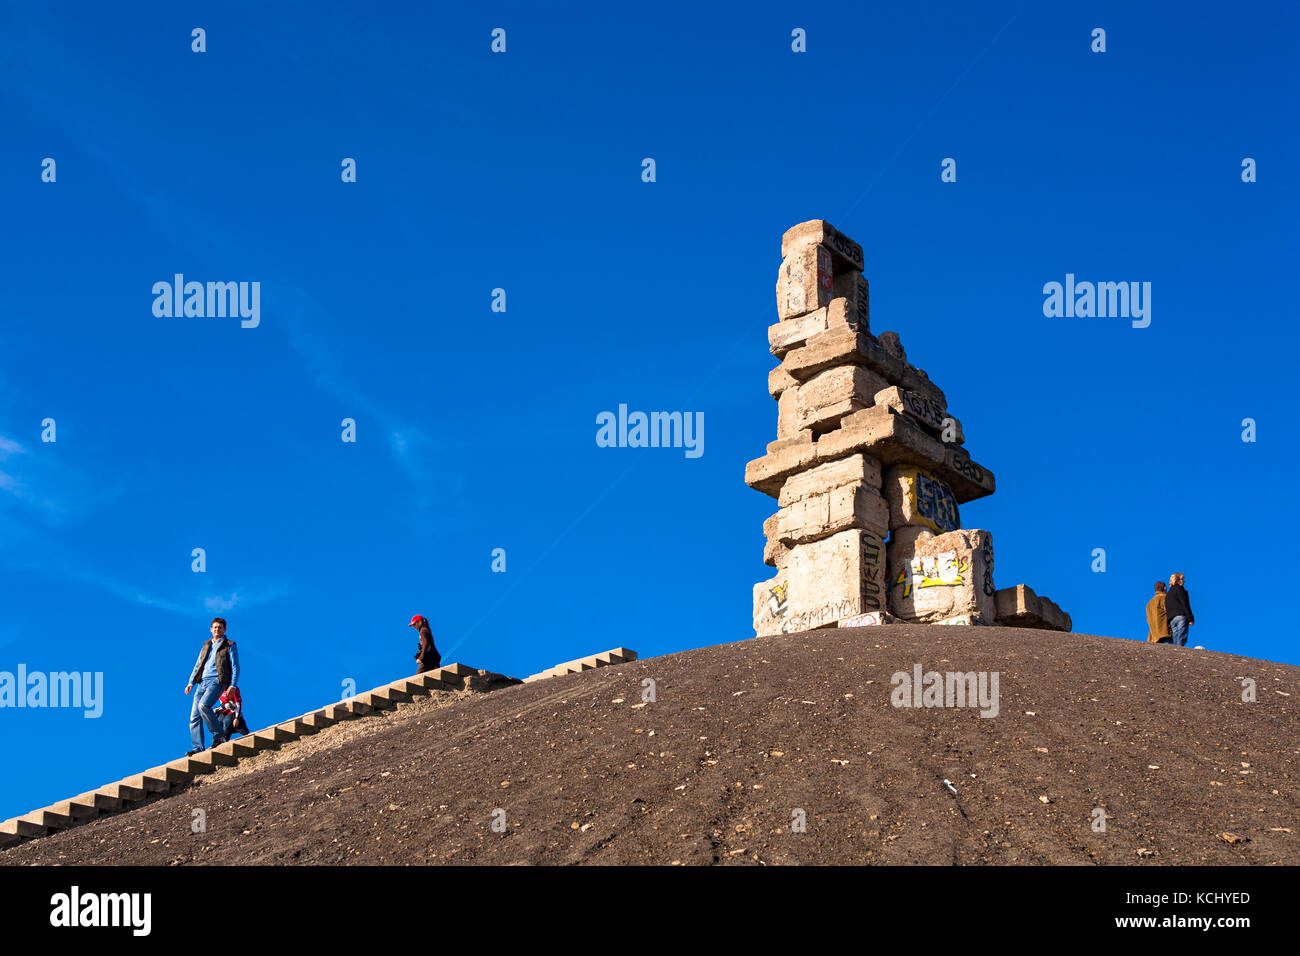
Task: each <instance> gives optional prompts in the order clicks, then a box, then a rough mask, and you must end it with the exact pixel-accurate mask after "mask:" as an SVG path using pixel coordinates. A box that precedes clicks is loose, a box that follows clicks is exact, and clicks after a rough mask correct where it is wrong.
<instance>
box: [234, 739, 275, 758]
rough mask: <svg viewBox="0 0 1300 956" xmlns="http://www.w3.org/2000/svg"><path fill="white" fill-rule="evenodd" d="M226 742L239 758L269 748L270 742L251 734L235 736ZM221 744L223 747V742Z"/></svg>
mask: <svg viewBox="0 0 1300 956" xmlns="http://www.w3.org/2000/svg"><path fill="white" fill-rule="evenodd" d="M228 743H229V744H230V752H231V753H232V754H233V755H234V756H235V757H236V759H239V760H242V759H243V758H245V757H251V756H253V754H255V753H258V752H259V751H262V750H268V749H270V744H268V743H267V742H266V741H265V740H261V739H258V738H257V737H254V736H253V735H252V734H245V735H244V736H242V737H236V738H235V739H234V740H231V741H228ZM222 746H223V747H224V746H225V744H223V745H222Z"/></svg>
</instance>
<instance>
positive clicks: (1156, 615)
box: [1147, 581, 1174, 644]
mask: <svg viewBox="0 0 1300 956" xmlns="http://www.w3.org/2000/svg"><path fill="white" fill-rule="evenodd" d="M1173 639H1174V638H1173V634H1171V633H1170V631H1169V619H1168V618H1166V617H1165V582H1164V581H1157V582H1156V593H1155V597H1153V598H1152V599H1151V600H1150V601H1147V642H1148V643H1151V644H1171V643H1173Z"/></svg>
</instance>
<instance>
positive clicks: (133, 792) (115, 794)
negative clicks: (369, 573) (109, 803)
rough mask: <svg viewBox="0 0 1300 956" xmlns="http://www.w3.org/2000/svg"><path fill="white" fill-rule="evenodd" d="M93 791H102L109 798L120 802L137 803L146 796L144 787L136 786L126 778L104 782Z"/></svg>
mask: <svg viewBox="0 0 1300 956" xmlns="http://www.w3.org/2000/svg"><path fill="white" fill-rule="evenodd" d="M95 792H96V793H102V794H103V795H104V796H106V797H108V798H109V799H110V800H120V801H121V802H122V803H137V802H139V801H140V800H143V799H144V798H145V797H146V796H148V794H147V792H146V791H145V789H144V787H137V786H135V785H133V784H131V783H129V782H128V781H126V780H119V781H117V782H116V783H106V784H104V785H103V786H102V787H100V788H99V789H98V790H96V791H95Z"/></svg>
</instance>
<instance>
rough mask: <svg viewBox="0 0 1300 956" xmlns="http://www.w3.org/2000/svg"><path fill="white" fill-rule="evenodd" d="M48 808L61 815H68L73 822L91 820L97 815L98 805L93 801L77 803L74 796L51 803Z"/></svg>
mask: <svg viewBox="0 0 1300 956" xmlns="http://www.w3.org/2000/svg"><path fill="white" fill-rule="evenodd" d="M49 809H51V810H53V811H54V812H55V813H58V814H61V815H62V816H65V817H69V818H70V819H71V820H72V821H73V822H74V823H81V822H83V821H85V820H92V819H94V818H95V817H97V816H99V807H97V806H95V805H94V804H93V803H78V802H77V798H76V797H73V798H72V799H71V800H63V801H61V802H59V803H56V804H53V805H52V806H51V807H50V808H49Z"/></svg>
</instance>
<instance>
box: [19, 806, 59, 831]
mask: <svg viewBox="0 0 1300 956" xmlns="http://www.w3.org/2000/svg"><path fill="white" fill-rule="evenodd" d="M18 819H19V821H20V822H23V823H28V824H30V825H32V826H36V827H44V828H45V829H47V830H63V829H65V828H67V827H70V826H72V817H70V816H68V815H66V814H63V813H58V812H56V811H55V810H54V808H53V807H42V808H41V809H40V810H33V811H32V812H31V813H25V814H23V815H22V816H21V817H19V818H18Z"/></svg>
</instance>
